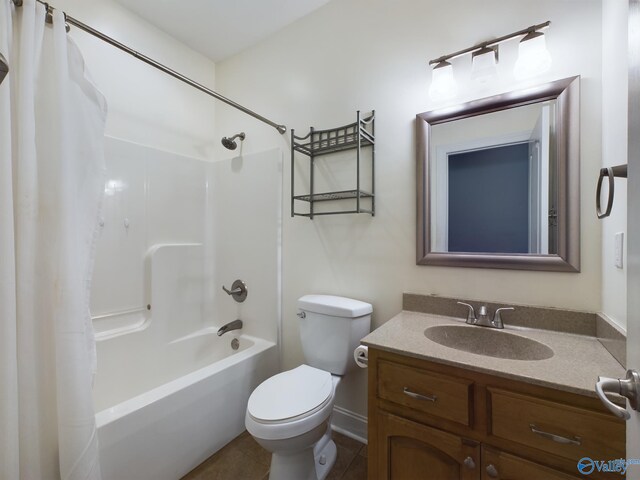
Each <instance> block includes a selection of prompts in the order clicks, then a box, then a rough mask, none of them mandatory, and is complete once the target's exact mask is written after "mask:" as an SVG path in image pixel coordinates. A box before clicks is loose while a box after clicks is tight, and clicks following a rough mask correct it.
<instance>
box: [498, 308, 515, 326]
mask: <svg viewBox="0 0 640 480" xmlns="http://www.w3.org/2000/svg"><path fill="white" fill-rule="evenodd" d="M508 310H515V308H513V307H502V308H499V309H497V310H496V312H495V313H494V314H493V324H494V325H495V326H496V327H497V328H504V324H503V322H502V314H501V312H506V311H508Z"/></svg>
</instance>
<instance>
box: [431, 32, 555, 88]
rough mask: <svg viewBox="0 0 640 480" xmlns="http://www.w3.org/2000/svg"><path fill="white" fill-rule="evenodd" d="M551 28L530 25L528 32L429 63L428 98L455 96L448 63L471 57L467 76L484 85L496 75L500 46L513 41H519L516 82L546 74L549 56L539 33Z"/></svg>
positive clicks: (452, 77) (450, 68) (508, 36)
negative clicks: (469, 73)
mask: <svg viewBox="0 0 640 480" xmlns="http://www.w3.org/2000/svg"><path fill="white" fill-rule="evenodd" d="M549 25H551V22H550V21H547V22H544V23H540V24H538V25H531V26H530V27H528V28H524V29H522V30H518V31H517V32H513V33H510V34H509V35H504V36H502V37H498V38H496V39H493V40H490V41H488V42H482V43H479V44H477V45H474V46H473V47H469V48H465V49H463V50H459V51H457V52H454V53H450V54H448V55H443V56H441V57H438V58H435V59H433V60H431V61H429V65H430V66H432V67H433V75H432V79H431V86H430V87H429V96H430V97H431V98H432V99H433V100H444V99H447V98H451V97H453V96H454V95H455V93H456V88H455V79H454V76H453V67H452V66H451V63H450V62H449V60H451V59H453V58H457V57H460V56H462V55H465V54H467V53H471V57H472V68H471V76H472V78H473V79H474V80H477V81H479V82H486V81H487V80H489V79H490V78H492V77H493V76H494V75H496V74H497V63H498V47H499V45H500V44H501V43H503V42H506V41H507V40H511V39H513V38H516V37H521V36H524V38H522V40H521V41H520V45H519V55H518V61H517V62H516V65H515V69H514V75H515V76H516V78H517V79H524V78H529V77H532V76H534V75H539V74H541V73H544V72H546V71H547V70H549V68H550V67H551V55H550V54H549V51H548V50H547V47H546V42H545V37H544V34H543V33H542V32H540V30H543V29H545V28H547V27H549Z"/></svg>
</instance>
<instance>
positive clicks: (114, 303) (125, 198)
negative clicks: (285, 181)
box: [93, 138, 282, 480]
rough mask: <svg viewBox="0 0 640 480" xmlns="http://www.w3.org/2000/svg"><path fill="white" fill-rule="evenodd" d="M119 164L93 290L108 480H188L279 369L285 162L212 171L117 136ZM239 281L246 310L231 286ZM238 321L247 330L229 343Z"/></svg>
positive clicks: (242, 163) (221, 165)
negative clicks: (227, 328)
mask: <svg viewBox="0 0 640 480" xmlns="http://www.w3.org/2000/svg"><path fill="white" fill-rule="evenodd" d="M234 153H235V152H234ZM106 160H107V169H108V171H109V176H108V178H109V179H110V181H112V182H114V185H115V187H116V188H114V189H113V191H110V195H111V196H110V197H109V199H108V201H107V202H106V211H105V222H104V225H105V226H104V230H103V232H102V235H103V243H102V244H101V245H100V246H99V250H98V257H99V258H98V259H97V269H96V275H97V277H98V278H96V282H95V285H96V289H95V291H94V292H93V293H94V297H93V302H94V305H95V307H96V308H95V312H94V313H95V314H96V315H101V316H103V317H102V318H101V319H100V320H97V321H96V325H97V328H98V345H97V349H98V374H97V376H96V380H95V386H94V403H95V406H96V411H97V412H98V414H97V416H96V419H97V424H98V437H99V442H100V457H101V469H102V473H103V479H106V480H108V479H113V480H121V479H129V478H132V479H133V478H135V479H136V480H138V479H147V478H149V479H154V480H155V479H163V478H167V479H175V478H179V477H180V476H182V475H184V474H185V473H187V472H188V471H189V470H191V469H192V468H194V467H195V466H197V465H198V464H199V463H201V462H202V461H203V460H205V459H206V458H207V457H208V456H210V455H211V454H213V453H214V452H215V451H217V450H218V449H220V448H221V447H222V446H224V445H225V444H226V443H228V442H229V441H230V440H231V439H233V438H234V437H235V436H237V435H238V434H240V433H241V432H242V431H243V430H244V414H245V410H246V402H247V400H248V398H249V395H250V393H251V391H252V390H253V389H254V388H255V387H256V386H257V385H258V384H259V383H260V382H262V381H263V380H264V379H266V378H267V377H269V376H271V375H273V374H274V373H276V372H277V371H278V368H279V352H278V348H277V345H278V338H279V325H280V296H281V278H280V248H281V246H280V242H281V240H280V225H281V211H282V208H281V206H282V190H281V188H282V187H281V185H282V183H281V182H282V181H281V172H282V170H281V167H282V152H281V151H280V150H270V151H267V152H262V153H260V154H254V155H249V156H238V157H234V158H231V159H228V160H223V161H220V162H215V163H207V162H202V161H199V160H196V159H193V158H188V157H184V156H180V155H177V154H173V153H169V152H166V151H159V150H156V149H153V148H150V147H145V146H141V145H136V144H132V143H129V142H124V141H121V140H117V139H112V138H109V139H107V158H106ZM107 187H109V183H108V184H107ZM238 199H239V200H238ZM123 217H127V218H128V219H129V220H130V225H129V226H128V227H125V226H123V222H122V219H123ZM236 278H241V279H243V280H245V281H246V282H247V284H248V286H249V296H248V298H247V300H246V301H245V302H244V303H242V304H238V303H236V302H234V301H233V299H232V298H231V297H229V296H227V295H226V294H224V293H223V292H222V289H221V288H220V287H221V285H223V284H224V285H226V286H230V285H231V283H232V282H233V280H235V279H236ZM146 305H150V310H147V309H146V308H144V309H142V310H141V311H136V312H133V313H130V314H126V315H113V316H108V317H107V318H104V315H109V313H111V312H115V313H117V312H119V311H126V310H129V309H133V310H136V309H137V308H136V307H144V306H146ZM236 318H240V319H242V320H243V322H244V326H243V329H242V330H241V331H233V332H230V333H227V334H225V335H224V336H222V337H218V336H217V335H216V332H217V330H218V328H219V327H220V326H222V325H223V324H225V323H228V322H230V321H232V320H235V319H236ZM233 338H238V339H239V340H240V349H239V350H237V351H234V350H233V349H232V348H231V345H230V344H231V340H232V339H233Z"/></svg>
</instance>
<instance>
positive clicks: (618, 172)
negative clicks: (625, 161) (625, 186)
mask: <svg viewBox="0 0 640 480" xmlns="http://www.w3.org/2000/svg"><path fill="white" fill-rule="evenodd" d="M605 177H607V178H608V179H609V194H608V197H607V208H606V209H605V211H604V212H603V211H602V205H601V203H600V194H601V193H602V182H603V181H604V179H605ZM615 177H619V178H627V166H626V165H618V166H615V167H606V168H601V169H600V176H599V177H598V186H597V188H596V214H597V215H598V218H605V217H608V216H609V215H611V209H612V208H613V197H614V195H615V182H614V178H615Z"/></svg>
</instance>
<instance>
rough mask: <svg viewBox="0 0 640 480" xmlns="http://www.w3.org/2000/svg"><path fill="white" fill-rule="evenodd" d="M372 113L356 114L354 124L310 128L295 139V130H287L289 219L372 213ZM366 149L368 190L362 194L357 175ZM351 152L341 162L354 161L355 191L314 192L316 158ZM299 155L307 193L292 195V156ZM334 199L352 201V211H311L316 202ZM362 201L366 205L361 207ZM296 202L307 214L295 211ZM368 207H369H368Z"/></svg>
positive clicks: (373, 112)
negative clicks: (303, 158)
mask: <svg viewBox="0 0 640 480" xmlns="http://www.w3.org/2000/svg"><path fill="white" fill-rule="evenodd" d="M374 121H375V111H372V112H371V113H370V114H369V115H366V116H365V117H361V116H360V112H358V113H357V119H356V121H355V122H354V123H350V124H348V125H343V126H341V127H337V128H331V129H327V130H316V129H314V128H313V127H311V128H310V129H309V133H308V134H307V135H305V136H302V137H299V136H296V135H295V130H293V129H292V130H291V216H292V217H294V216H301V217H308V218H311V219H313V217H314V216H315V215H337V214H345V213H368V214H370V215H372V216H373V215H374V214H375V194H374V175H373V170H374V160H375V134H374ZM366 147H370V148H369V149H368V150H370V152H371V160H370V163H371V191H370V192H368V191H364V190H363V189H362V188H361V187H362V186H361V182H360V173H361V167H362V165H361V164H362V163H363V161H364V160H365V159H364V158H362V152H363V149H364V148H366ZM348 150H355V154H356V155H355V159H346V160H345V161H354V160H355V161H354V163H355V170H356V188H354V189H351V190H340V191H333V192H323V193H315V191H314V190H315V183H314V169H315V163H316V157H319V156H323V155H328V154H332V153H338V152H344V151H348ZM296 152H298V153H302V154H303V155H306V156H307V157H309V161H310V165H309V190H310V191H309V193H307V194H304V195H295V193H294V191H295V154H296ZM336 200H350V201H352V202H353V201H354V200H355V202H354V203H355V205H354V208H352V209H350V210H338V211H317V210H315V209H314V204H315V203H316V202H326V201H336ZM363 200H365V201H366V203H367V205H366V206H365V205H363V203H364V202H363ZM296 201H302V202H306V203H308V204H309V209H308V212H300V211H296V205H297V204H296ZM369 204H370V208H368V206H369Z"/></svg>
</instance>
